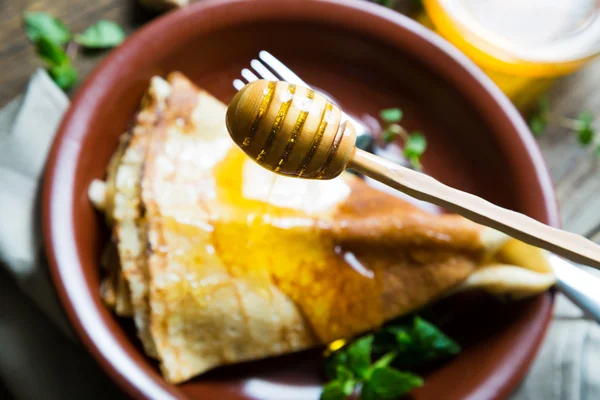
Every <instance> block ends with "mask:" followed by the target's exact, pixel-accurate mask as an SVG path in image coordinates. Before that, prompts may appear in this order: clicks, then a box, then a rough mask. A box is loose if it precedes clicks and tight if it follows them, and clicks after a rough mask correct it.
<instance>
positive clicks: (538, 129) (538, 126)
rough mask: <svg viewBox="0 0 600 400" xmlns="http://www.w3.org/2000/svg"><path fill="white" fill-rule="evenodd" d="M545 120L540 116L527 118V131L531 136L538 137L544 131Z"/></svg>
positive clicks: (535, 115)
mask: <svg viewBox="0 0 600 400" xmlns="http://www.w3.org/2000/svg"><path fill="white" fill-rule="evenodd" d="M546 124H547V123H546V119H545V118H544V117H543V116H542V115H540V114H534V115H532V116H531V118H529V129H530V130H531V133H533V136H535V137H540V136H541V134H542V133H543V132H544V130H545V129H546Z"/></svg>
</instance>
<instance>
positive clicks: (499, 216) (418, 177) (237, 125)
mask: <svg viewBox="0 0 600 400" xmlns="http://www.w3.org/2000/svg"><path fill="white" fill-rule="evenodd" d="M226 123H227V129H228V130H229V133H230V135H231V137H232V138H233V140H234V142H235V143H236V144H237V145H238V146H239V147H240V148H241V149H242V150H243V151H244V152H245V153H246V154H247V155H248V156H250V157H251V158H252V159H254V160H255V161H256V162H257V163H258V164H260V165H261V166H263V167H265V168H267V169H269V170H271V171H273V172H275V173H278V174H281V175H286V176H293V177H298V178H306V179H332V178H335V177H336V176H338V175H339V174H341V173H342V172H343V171H344V170H345V169H346V168H352V169H354V170H356V171H358V172H360V173H362V174H364V175H366V176H369V177H371V178H373V179H375V180H378V181H380V182H382V183H384V184H386V185H388V186H390V187H392V188H394V189H397V190H400V191H402V192H404V193H406V194H408V195H410V196H412V197H415V198H417V199H420V200H424V201H428V202H430V203H433V204H436V205H438V206H441V207H444V208H445V209H447V210H449V211H452V212H455V213H457V214H460V215H462V216H464V217H466V218H468V219H470V220H472V221H474V222H477V223H479V224H481V225H485V226H489V227H491V228H495V229H497V230H499V231H501V232H504V233H506V234H507V235H509V236H512V237H514V238H515V239H518V240H521V241H523V242H525V243H528V244H531V245H533V246H536V247H540V248H543V249H546V250H549V251H551V252H553V253H556V254H558V255H560V256H563V257H565V258H567V259H570V260H572V261H574V262H578V263H582V264H586V265H589V266H593V267H595V268H600V246H598V245H596V244H595V243H593V242H591V241H590V240H588V239H586V238H584V237H582V236H580V235H577V234H574V233H570V232H566V231H562V230H559V229H556V228H552V227H550V226H548V225H545V224H543V223H541V222H538V221H536V220H534V219H532V218H530V217H527V216H525V215H523V214H520V213H517V212H514V211H510V210H506V209H504V208H501V207H499V206H496V205H494V204H492V203H490V202H488V201H486V200H483V199H482V198H480V197H477V196H474V195H471V194H468V193H465V192H462V191H460V190H457V189H453V188H451V187H449V186H446V185H444V184H442V183H440V182H438V181H437V180H435V179H433V178H431V177H429V176H427V175H425V174H422V173H420V172H416V171H413V170H411V169H409V168H406V167H403V166H400V165H398V164H395V163H392V162H390V161H387V160H385V159H383V158H381V157H377V156H375V155H372V154H370V153H368V152H366V151H363V150H361V149H358V148H356V145H355V144H356V132H355V129H354V127H353V126H352V124H351V123H349V122H344V121H342V120H341V111H340V109H339V108H338V107H337V106H335V105H334V104H332V103H331V102H330V101H328V100H327V99H326V98H325V97H324V96H323V95H321V94H319V93H317V92H316V91H314V90H312V89H308V88H305V87H301V86H297V85H293V84H289V83H287V82H283V81H278V82H269V81H265V80H258V81H254V82H251V83H249V84H248V85H246V86H245V87H244V88H242V89H241V90H240V91H239V92H238V93H237V94H236V96H235V97H234V98H233V100H232V102H231V104H230V105H229V108H228V109H227V117H226Z"/></svg>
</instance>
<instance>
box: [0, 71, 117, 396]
mask: <svg viewBox="0 0 600 400" xmlns="http://www.w3.org/2000/svg"><path fill="white" fill-rule="evenodd" d="M68 105H69V100H68V98H67V96H66V95H65V94H64V93H63V92H62V91H61V90H60V89H59V88H58V86H56V85H55V84H54V82H52V80H51V79H50V77H49V76H48V74H47V73H46V71H44V70H38V71H37V72H36V73H35V74H34V75H33V77H32V78H31V81H30V82H29V85H28V87H27V90H26V92H25V94H24V95H22V96H20V97H18V98H17V99H15V100H13V101H12V102H11V103H9V104H8V105H6V106H5V107H4V108H3V109H2V110H1V111H0V266H1V267H0V380H2V382H3V384H4V385H5V386H6V388H7V389H8V391H9V392H10V393H11V395H12V396H13V397H14V398H15V399H19V400H21V399H23V400H40V399H44V400H50V399H52V400H54V399H56V400H65V399H119V398H124V397H125V396H124V394H122V393H121V392H120V391H119V390H118V389H117V388H116V386H115V384H114V383H112V382H111V381H110V379H108V377H107V376H106V374H105V373H104V372H103V371H102V370H101V369H100V368H99V366H98V365H97V364H96V362H95V361H94V360H93V359H92V358H91V356H90V355H89V354H88V353H87V351H85V350H84V349H83V348H82V347H81V345H80V344H79V343H78V342H77V340H76V339H75V335H74V334H73V332H72V330H71V328H70V325H69V324H68V322H67V320H66V318H65V316H64V313H63V311H62V308H61V306H60V304H59V302H58V298H57V296H56V293H55V290H54V287H53V285H52V282H51V280H50V276H49V273H48V267H47V265H46V262H45V260H44V253H43V249H42V236H41V232H40V226H39V225H40V221H39V206H38V199H39V191H40V179H41V175H42V172H43V167H44V164H45V162H46V156H47V155H48V151H49V149H50V145H51V143H52V139H53V138H54V133H55V132H56V128H57V126H58V124H59V122H60V120H61V118H62V115H63V114H64V112H65V110H66V109H67V106H68Z"/></svg>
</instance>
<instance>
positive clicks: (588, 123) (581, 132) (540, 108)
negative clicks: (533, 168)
mask: <svg viewBox="0 0 600 400" xmlns="http://www.w3.org/2000/svg"><path fill="white" fill-rule="evenodd" d="M594 121H595V118H594V115H593V114H591V113H589V112H582V113H580V114H579V115H578V116H577V118H567V117H564V116H558V115H554V114H552V113H551V112H550V104H549V101H548V97H547V96H543V97H542V98H541V99H540V101H539V102H538V105H537V107H536V109H535V110H534V112H533V113H532V114H531V115H530V116H529V128H530V129H531V132H532V133H533V134H534V136H536V137H540V136H541V135H542V134H543V133H544V131H545V130H546V128H547V126H548V125H550V124H551V123H554V124H556V125H558V126H561V127H563V128H566V129H568V130H570V131H571V132H573V133H574V134H575V138H576V140H577V142H578V143H579V144H580V145H582V146H584V147H592V146H593V148H594V149H595V153H596V155H598V156H600V135H598V134H597V133H598V131H597V129H596V128H595V127H594Z"/></svg>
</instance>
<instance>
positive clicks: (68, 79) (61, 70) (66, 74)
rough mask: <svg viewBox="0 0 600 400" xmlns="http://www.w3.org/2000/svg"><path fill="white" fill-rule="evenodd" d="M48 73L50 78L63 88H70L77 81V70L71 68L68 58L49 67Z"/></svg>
mask: <svg viewBox="0 0 600 400" xmlns="http://www.w3.org/2000/svg"><path fill="white" fill-rule="evenodd" d="M48 73H49V74H50V77H52V80H53V81H54V82H56V84H57V85H58V86H59V87H60V88H61V89H63V90H67V89H70V88H71V87H73V85H75V83H77V79H78V74H77V70H75V68H73V65H72V64H71V62H70V61H68V60H67V61H66V62H63V63H62V64H58V65H53V66H51V67H49V68H48Z"/></svg>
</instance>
